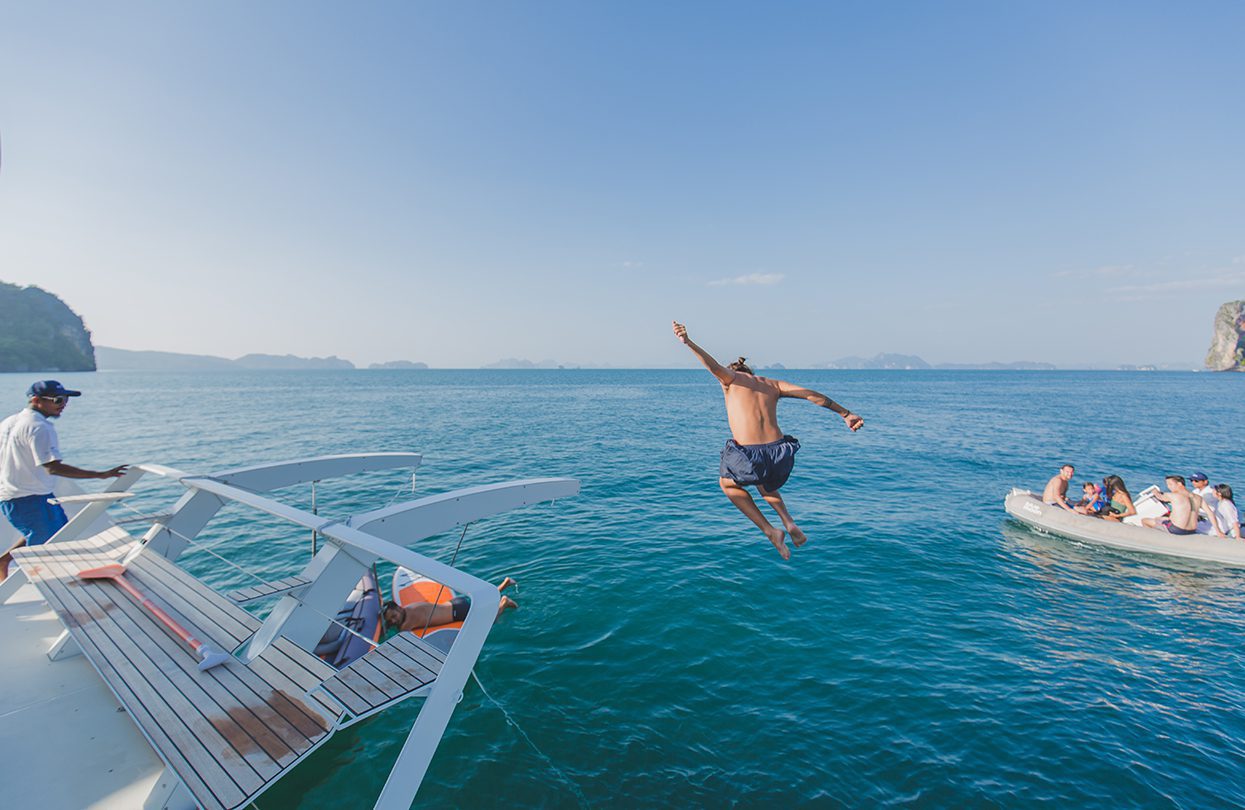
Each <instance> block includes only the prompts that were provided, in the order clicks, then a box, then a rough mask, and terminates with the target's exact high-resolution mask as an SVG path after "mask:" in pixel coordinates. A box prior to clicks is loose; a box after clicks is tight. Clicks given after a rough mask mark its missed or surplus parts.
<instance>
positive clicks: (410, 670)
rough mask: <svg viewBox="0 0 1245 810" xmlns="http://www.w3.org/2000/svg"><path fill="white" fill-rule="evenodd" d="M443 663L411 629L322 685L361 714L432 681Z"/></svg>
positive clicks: (397, 699)
mask: <svg viewBox="0 0 1245 810" xmlns="http://www.w3.org/2000/svg"><path fill="white" fill-rule="evenodd" d="M441 663H442V660H441V658H440V657H439V655H436V654H434V652H433V648H432V647H431V646H429V645H428V644H426V643H425V642H423V641H421V640H420V639H418V638H416V637H415V636H414V635H413V634H411V633H400V634H398V635H396V636H394V637H393V638H391V639H389V640H388V641H386V642H385V643H384V644H381V645H380V646H379V647H377V648H375V649H374V650H372V651H371V652H369V653H368V654H367V655H364V656H363V657H362V658H360V659H358V660H357V661H355V662H354V663H352V664H351V665H350V666H348V667H346V668H345V669H343V670H341V671H339V672H338V673H337V674H335V675H334V676H333V677H331V678H329V679H327V680H326V681H325V682H324V685H323V686H322V687H321V689H323V691H324V692H326V693H327V694H329V695H332V696H333V697H335V698H337V699H338V700H339V701H341V703H342V704H343V705H345V706H346V707H347V708H348V709H349V710H350V713H351V714H353V715H355V716H356V717H362V716H364V715H368V714H372V713H374V712H376V711H378V710H379V709H381V708H384V707H386V706H390V705H392V704H394V703H397V702H399V701H402V700H405V699H406V698H407V697H410V696H411V695H412V694H413V693H415V692H416V691H418V690H419V689H422V688H423V687H425V686H427V685H428V684H430V683H432V682H433V681H434V680H436V678H437V675H439V674H440V672H441ZM382 679H383V680H382ZM382 684H384V686H383V688H382ZM394 687H397V688H396V689H395V688H394Z"/></svg>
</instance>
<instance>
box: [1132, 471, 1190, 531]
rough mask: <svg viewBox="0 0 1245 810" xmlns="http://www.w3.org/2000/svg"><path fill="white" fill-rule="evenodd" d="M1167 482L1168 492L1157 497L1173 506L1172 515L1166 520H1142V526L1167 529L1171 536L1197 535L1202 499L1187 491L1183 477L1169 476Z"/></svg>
mask: <svg viewBox="0 0 1245 810" xmlns="http://www.w3.org/2000/svg"><path fill="white" fill-rule="evenodd" d="M1166 481H1167V492H1160V493H1159V494H1158V496H1157V497H1158V499H1159V500H1160V501H1166V502H1167V503H1169V504H1171V507H1172V512H1171V514H1170V515H1168V516H1167V517H1165V518H1142V519H1141V524H1142V525H1143V526H1149V527H1150V528H1151V529H1165V530H1166V531H1168V532H1170V533H1171V534H1181V535H1184V534H1195V533H1196V531H1197V513H1198V510H1199V509H1201V508H1202V499H1201V498H1199V497H1198V496H1197V495H1194V494H1193V493H1192V492H1189V490H1187V489H1185V485H1184V476H1183V475H1169V476H1167V479H1166Z"/></svg>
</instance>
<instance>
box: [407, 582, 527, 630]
mask: <svg viewBox="0 0 1245 810" xmlns="http://www.w3.org/2000/svg"><path fill="white" fill-rule="evenodd" d="M518 584H519V583H517V582H515V581H514V580H513V579H512V578H510V577H506V578H505V579H503V580H502V581H501V583H500V584H498V586H497V590H499V591H504V590H506V589H507V588H509V587H511V586H513V585H518ZM518 606H519V603H518V602H516V601H514V600H513V599H511V598H510V597H509V596H503V597H502V598H501V604H500V605H498V606H497V615H498V616H499V617H500V616H501V614H503V613H505V612H506V611H507V610H514V609H516V608H518ZM470 609H471V597H469V596H455V597H454V598H453V599H451V600H450V601H448V602H438V603H437V604H435V605H433V604H429V603H428V602H422V603H420V604H417V605H408V606H406V607H403V606H402V605H399V604H398V603H397V602H393V601H390V602H386V603H385V607H384V611H383V614H384V617H385V627H388V628H390V629H391V630H398V631H399V632H405V631H408V630H423V629H424V628H427V627H437V626H438V625H442V624H449V623H450V622H461V621H464V620H465V619H466V618H467V611H469V610H470Z"/></svg>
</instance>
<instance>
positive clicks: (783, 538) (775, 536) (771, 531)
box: [762, 527, 791, 560]
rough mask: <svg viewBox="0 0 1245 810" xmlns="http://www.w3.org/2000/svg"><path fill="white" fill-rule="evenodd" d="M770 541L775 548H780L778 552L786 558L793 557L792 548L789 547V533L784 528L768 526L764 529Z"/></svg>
mask: <svg viewBox="0 0 1245 810" xmlns="http://www.w3.org/2000/svg"><path fill="white" fill-rule="evenodd" d="M762 531H763V532H765V536H766V537H768V538H769V541H770V542H771V543H773V544H774V548H776V549H778V554H779V555H780V556H781V557H782V558H783V559H784V560H789V559H791V549H789V548H787V533H786V532H784V531H783V530H782V529H776V528H773V527H771V528H768V529H762Z"/></svg>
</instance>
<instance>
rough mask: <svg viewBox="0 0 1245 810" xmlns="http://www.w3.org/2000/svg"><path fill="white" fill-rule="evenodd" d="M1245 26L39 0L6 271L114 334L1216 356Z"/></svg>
mask: <svg viewBox="0 0 1245 810" xmlns="http://www.w3.org/2000/svg"><path fill="white" fill-rule="evenodd" d="M1243 32H1245V4H1240V3H1190V4H1176V3H1170V2H1162V3H1150V2H1120V3H1108V2H1104V3H1097V2H1096V3H1080V2H1077V3H1071V2H1063V3H1060V2H1031V3H1023V2H1016V3H1011V2H1008V3H999V2H945V3H929V2H887V3H831V2H819V3H778V4H773V3H759V2H758V3H730V2H712V3H709V2H706V3H691V2H679V3H656V2H653V3H633V2H616V3H603V2H527V3H520V2H514V3H502V2H494V3H472V2H453V3H449V2H435V3H432V2H429V3H363V4H346V3H260V4H250V3H162V2H150V3H108V4H98V3H55V4H49V3H43V4H37V3H20V4H11V5H10V6H9V7H8V8H7V10H6V11H5V13H4V15H3V20H2V24H0V138H2V140H3V167H2V170H0V280H4V281H9V282H15V283H21V284H38V285H39V286H42V287H45V288H46V289H49V290H51V291H53V292H55V293H57V294H59V295H61V296H62V297H63V298H64V299H65V300H66V301H67V302H68V303H69V304H70V305H71V306H73V307H74V308H75V309H76V310H77V311H78V312H79V313H81V314H82V315H83V316H84V318H85V319H86V321H87V325H88V326H89V327H90V328H91V329H92V330H93V331H94V333H95V338H96V342H97V343H98V344H102V345H109V346H117V347H121V348H130V349H159V350H166V351H182V352H194V353H205V354H219V355H225V356H237V355H240V354H243V353H246V352H270V353H279V354H283V353H294V354H300V355H327V354H337V355H339V356H342V357H346V358H348V359H350V360H353V361H355V362H356V363H368V362H373V361H382V360H391V359H410V360H423V361H426V362H428V363H430V364H432V365H434V366H458V367H471V366H477V365H480V364H483V363H488V362H491V361H494V360H497V359H499V358H502V357H523V358H529V359H532V360H541V359H545V358H551V359H555V360H557V361H559V362H564V363H581V364H588V363H608V364H613V365H621V366H672V365H689V364H690V363H691V362H693V361H692V359H691V357H690V355H689V354H688V353H687V352H686V350H684V349H683V348H682V347H681V346H679V345H678V344H677V343H676V342H675V341H674V339H673V337H672V336H671V334H670V326H669V324H670V320H671V319H672V318H679V319H682V320H685V321H686V322H687V323H688V325H689V327H690V329H691V332H692V335H693V337H694V338H696V339H698V340H699V341H700V342H701V343H702V344H703V345H705V346H706V348H708V349H710V350H711V351H713V352H716V353H718V354H719V355H721V356H728V355H729V356H731V357H733V356H734V355H738V354H745V355H748V356H750V357H752V358H753V359H754V360H755V361H756V362H761V363H767V362H782V363H785V364H787V365H788V366H798V365H804V364H808V363H814V362H818V361H824V360H829V359H833V358H837V357H841V356H844V355H849V354H863V355H871V354H874V353H876V352H880V351H888V352H904V353H914V354H920V355H921V356H923V357H925V358H926V359H927V360H929V361H931V362H943V361H949V362H965V361H982V360H1018V359H1033V360H1045V361H1049V362H1054V363H1057V364H1060V365H1072V364H1084V363H1086V362H1089V363H1095V364H1101V365H1106V364H1114V363H1126V362H1132V363H1136V362H1150V361H1156V362H1185V361H1189V362H1192V361H1200V359H1201V358H1202V356H1203V355H1204V353H1205V350H1206V348H1207V346H1208V344H1209V341H1210V328H1211V319H1212V316H1213V314H1214V312H1215V309H1216V308H1217V307H1218V305H1219V304H1221V303H1222V302H1224V301H1227V300H1231V299H1235V298H1241V297H1245V150H1243V149H1242V144H1243V143H1245V105H1243V104H1242V92H1243V91H1242V88H1243V87H1245V48H1242V47H1241V41H1242V33H1243Z"/></svg>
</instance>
